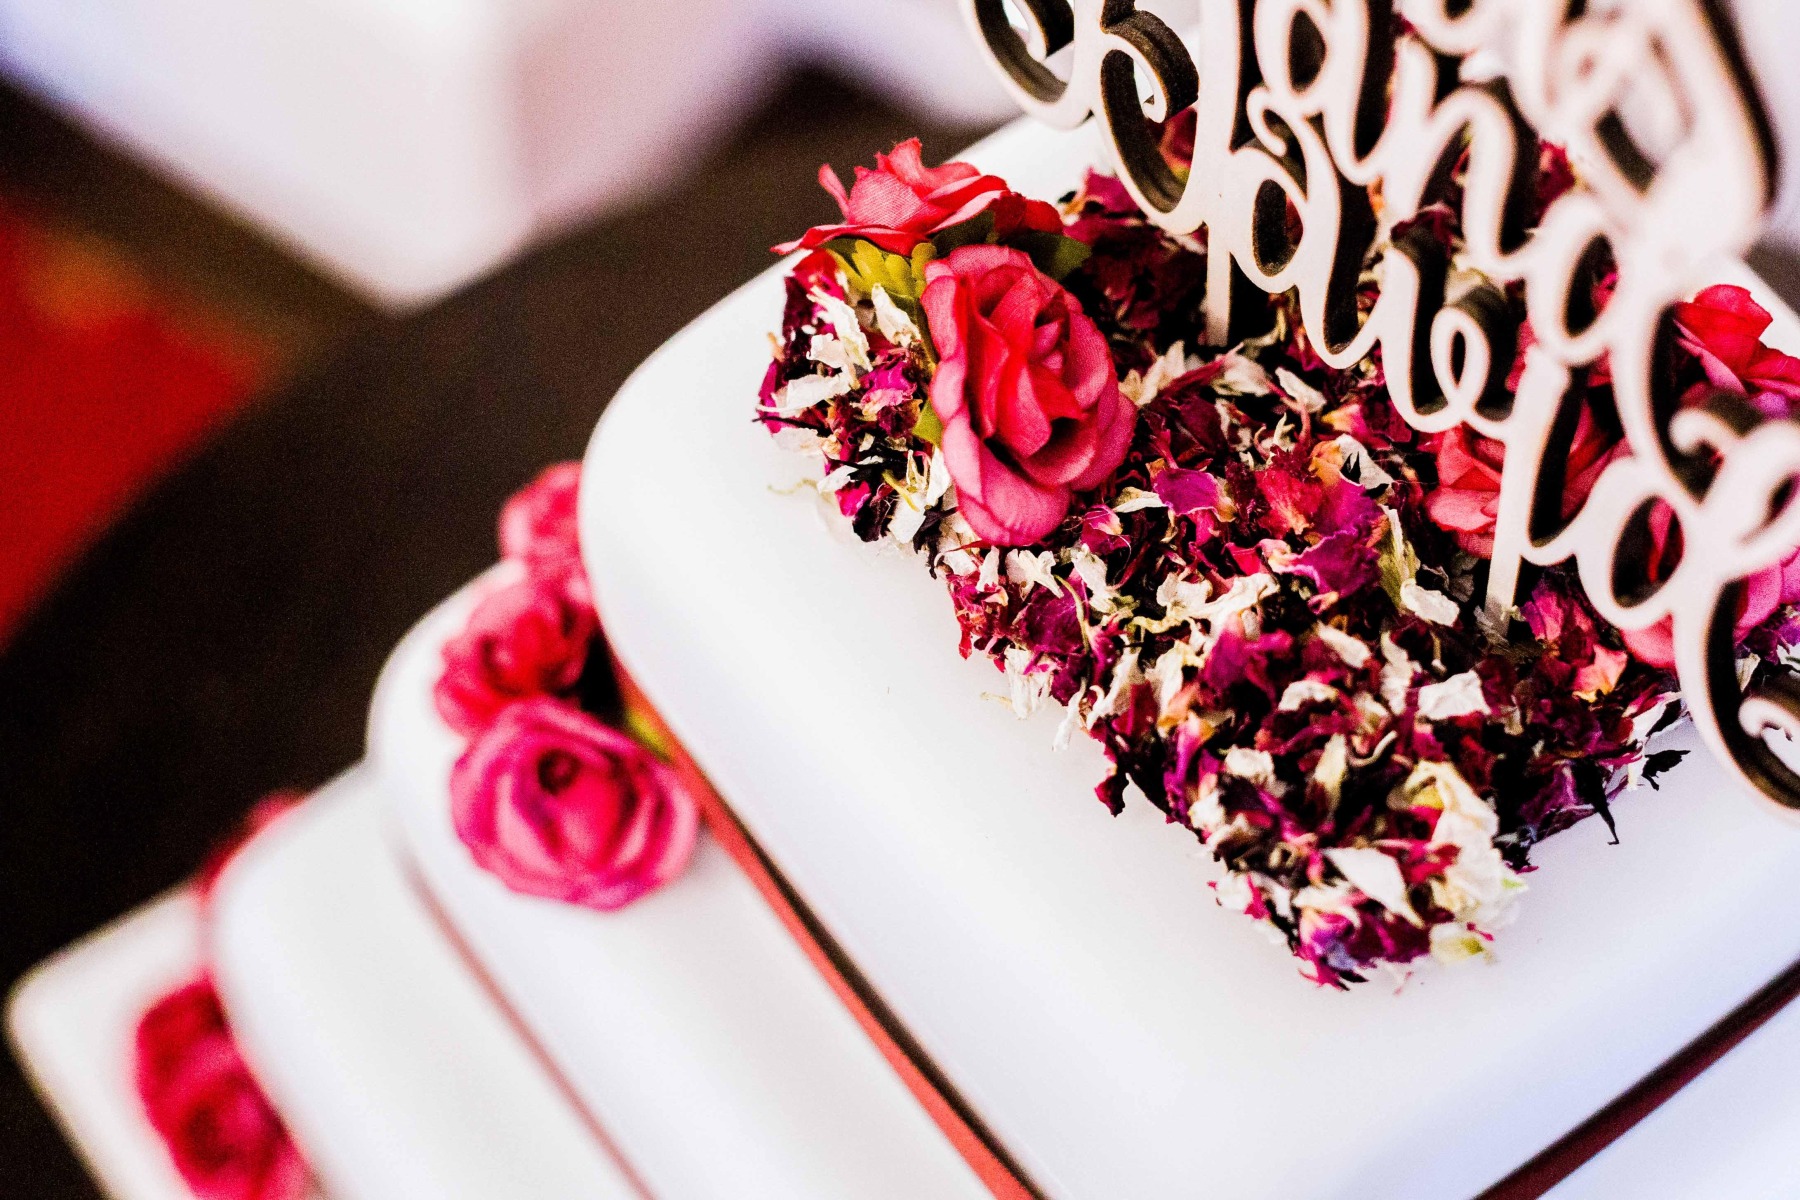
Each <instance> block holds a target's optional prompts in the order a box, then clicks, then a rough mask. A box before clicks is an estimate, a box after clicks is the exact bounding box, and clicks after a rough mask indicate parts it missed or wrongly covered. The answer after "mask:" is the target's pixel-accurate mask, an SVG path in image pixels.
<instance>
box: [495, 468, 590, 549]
mask: <svg viewBox="0 0 1800 1200" xmlns="http://www.w3.org/2000/svg"><path fill="white" fill-rule="evenodd" d="M580 490H581V464H580V463H574V462H564V463H556V464H555V465H553V466H550V467H546V468H545V469H544V470H543V472H542V473H540V474H539V475H538V477H537V478H536V479H533V480H532V481H531V482H530V483H528V484H526V485H525V486H524V487H523V488H521V489H520V490H519V491H518V493H517V494H515V495H514V496H513V497H512V498H511V499H510V500H508V501H507V502H506V507H505V508H503V509H501V510H500V553H501V554H502V555H503V556H505V557H507V558H516V559H518V560H520V561H521V562H523V563H525V564H526V565H527V566H528V567H530V568H531V569H532V570H533V571H534V572H536V573H540V574H557V573H560V571H561V570H563V569H564V568H565V567H567V566H569V565H570V564H575V565H579V564H580V562H581V538H580V531H579V527H578V524H577V512H576V505H575V502H576V498H577V496H578V495H579V493H580Z"/></svg>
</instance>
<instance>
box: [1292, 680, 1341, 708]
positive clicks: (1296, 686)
mask: <svg viewBox="0 0 1800 1200" xmlns="http://www.w3.org/2000/svg"><path fill="white" fill-rule="evenodd" d="M1337 694H1338V690H1337V689H1336V688H1334V687H1332V686H1331V685H1330V684H1329V683H1321V682H1319V681H1318V680H1317V679H1296V680H1294V682H1292V683H1290V684H1288V685H1287V690H1286V691H1285V692H1283V693H1281V705H1280V711H1282V712H1293V711H1294V710H1295V709H1297V708H1304V707H1306V706H1307V705H1308V704H1313V703H1316V702H1318V701H1322V700H1335V699H1337Z"/></svg>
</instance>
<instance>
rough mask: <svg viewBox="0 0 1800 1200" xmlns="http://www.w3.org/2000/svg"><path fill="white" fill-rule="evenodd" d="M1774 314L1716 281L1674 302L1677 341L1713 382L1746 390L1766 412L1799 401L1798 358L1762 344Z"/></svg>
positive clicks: (1777, 413) (1787, 409)
mask: <svg viewBox="0 0 1800 1200" xmlns="http://www.w3.org/2000/svg"><path fill="white" fill-rule="evenodd" d="M1773 320H1774V318H1773V317H1771V316H1770V315H1769V311H1768V310H1767V309H1765V308H1764V307H1763V306H1762V305H1760V304H1758V303H1757V302H1756V301H1755V300H1754V299H1752V298H1751V296H1750V293H1749V292H1748V291H1746V290H1745V289H1744V288H1741V287H1737V286H1735V285H1732V284H1725V283H1721V284H1715V285H1714V286H1712V287H1709V288H1707V289H1706V290H1705V291H1703V292H1701V293H1700V294H1699V295H1698V296H1695V297H1694V298H1693V300H1691V301H1689V302H1688V303H1686V304H1677V305H1676V306H1675V324H1676V327H1677V330H1678V332H1679V335H1680V339H1681V345H1682V347H1683V348H1684V349H1686V350H1688V351H1689V352H1690V353H1692V354H1693V355H1694V356H1695V357H1697V358H1698V359H1699V360H1700V366H1701V368H1702V369H1703V370H1704V371H1705V372H1706V378H1707V381H1708V382H1709V383H1711V384H1712V385H1713V386H1714V387H1715V388H1718V389H1720V390H1721V391H1727V392H1730V393H1732V394H1733V395H1737V396H1747V397H1748V398H1749V399H1751V400H1752V401H1754V402H1757V407H1758V408H1760V409H1762V410H1763V411H1764V412H1766V413H1767V414H1768V415H1770V416H1774V417H1785V416H1787V415H1789V413H1791V412H1792V411H1793V409H1794V402H1796V401H1800V359H1796V358H1792V357H1790V356H1788V355H1786V354H1783V353H1782V352H1781V351H1779V350H1772V349H1770V348H1769V347H1768V346H1765V345H1763V342H1762V335H1763V333H1764V331H1765V330H1767V329H1768V328H1769V324H1770V322H1771V321H1773Z"/></svg>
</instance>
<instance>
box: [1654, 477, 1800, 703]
mask: <svg viewBox="0 0 1800 1200" xmlns="http://www.w3.org/2000/svg"><path fill="white" fill-rule="evenodd" d="M1674 526H1675V516H1674V513H1673V512H1672V511H1671V510H1670V509H1669V508H1668V507H1667V506H1665V505H1662V504H1658V505H1656V506H1655V507H1654V508H1652V509H1651V510H1650V553H1649V558H1648V562H1647V570H1646V574H1647V575H1648V578H1649V581H1650V582H1651V583H1661V582H1662V581H1663V580H1665V579H1667V578H1668V577H1669V576H1670V575H1671V574H1672V573H1673V572H1674V570H1675V568H1676V566H1677V565H1678V564H1679V563H1680V561H1681V556H1680V554H1679V553H1678V552H1677V547H1678V543H1677V541H1676V539H1675V537H1674ZM1796 601H1800V551H1796V552H1795V553H1793V554H1790V555H1789V556H1788V558H1787V561H1786V562H1784V563H1782V564H1781V565H1780V566H1776V567H1770V568H1768V569H1767V570H1764V571H1758V572H1757V573H1756V574H1754V575H1752V576H1751V577H1750V578H1749V579H1748V580H1746V581H1745V588H1744V599H1743V602H1742V604H1741V605H1740V606H1739V608H1738V618H1737V625H1736V628H1735V629H1734V631H1733V633H1732V640H1733V641H1734V642H1741V641H1743V640H1744V638H1745V636H1747V635H1748V634H1749V632H1750V631H1751V630H1752V629H1755V628H1756V627H1757V626H1758V625H1761V624H1762V623H1763V622H1764V621H1766V620H1768V619H1769V617H1770V616H1771V615H1773V614H1774V612H1775V610H1776V609H1777V608H1780V607H1781V606H1782V605H1784V604H1793V603H1795V602H1796ZM1621 635H1622V636H1623V637H1624V639H1625V648H1626V649H1627V650H1629V651H1631V653H1632V655H1633V657H1635V658H1637V659H1638V660H1639V661H1640V662H1646V663H1649V664H1650V665H1651V666H1653V667H1662V668H1664V669H1668V668H1672V667H1674V665H1675V630H1674V622H1673V621H1672V620H1671V619H1670V618H1668V617H1664V618H1663V619H1662V620H1661V621H1658V622H1657V623H1656V624H1654V625H1652V626H1650V627H1649V628H1648V629H1628V630H1622V631H1621Z"/></svg>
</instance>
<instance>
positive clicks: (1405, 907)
mask: <svg viewBox="0 0 1800 1200" xmlns="http://www.w3.org/2000/svg"><path fill="white" fill-rule="evenodd" d="M1325 857H1326V858H1327V859H1328V860H1329V861H1330V863H1331V865H1332V866H1334V867H1336V868H1337V869H1338V871H1339V872H1341V873H1342V874H1343V876H1344V878H1345V879H1348V880H1349V881H1350V882H1351V883H1352V884H1353V885H1355V887H1356V890H1357V891H1359V892H1361V893H1362V894H1363V895H1365V896H1367V897H1368V898H1369V899H1371V900H1373V901H1375V902H1376V903H1377V904H1380V905H1381V906H1382V907H1383V908H1385V909H1387V910H1388V911H1389V912H1391V913H1393V914H1395V915H1396V916H1401V917H1405V918H1406V919H1407V920H1408V921H1410V922H1411V923H1412V924H1414V925H1423V924H1424V923H1425V922H1424V921H1422V920H1420V919H1419V914H1418V913H1416V912H1414V911H1413V906H1412V901H1411V900H1410V899H1409V898H1408V897H1407V894H1406V877H1405V876H1403V875H1402V874H1400V864H1399V863H1397V862H1395V861H1394V860H1393V858H1391V857H1390V856H1388V855H1387V854H1384V853H1383V852H1381V851H1380V850H1377V849H1375V848H1373V847H1356V848H1345V849H1339V850H1327V851H1325Z"/></svg>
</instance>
